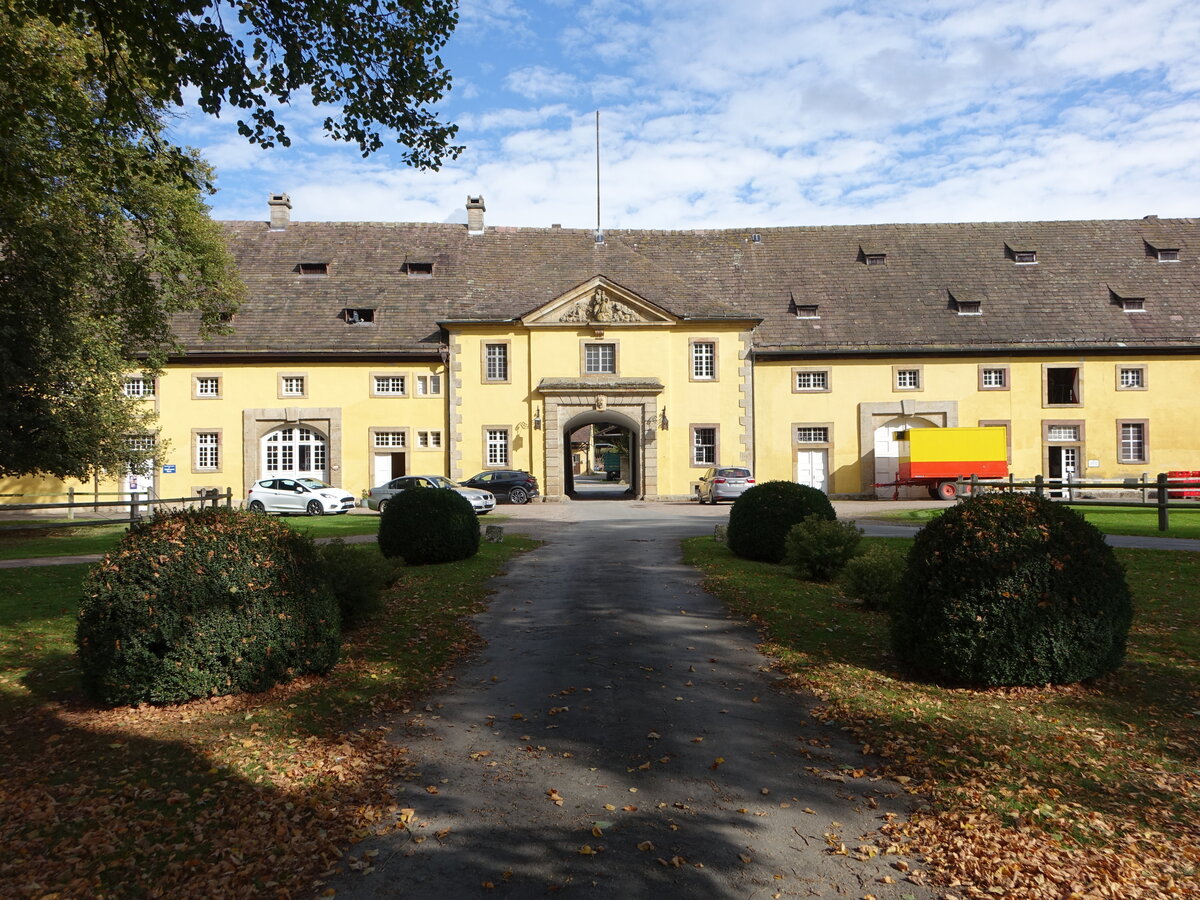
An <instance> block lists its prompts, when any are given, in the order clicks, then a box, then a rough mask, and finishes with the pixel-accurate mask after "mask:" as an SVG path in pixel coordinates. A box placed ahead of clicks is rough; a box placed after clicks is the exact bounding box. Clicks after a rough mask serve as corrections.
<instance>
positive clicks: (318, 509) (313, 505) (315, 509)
mask: <svg viewBox="0 0 1200 900" xmlns="http://www.w3.org/2000/svg"><path fill="white" fill-rule="evenodd" d="M306 511H307V512H308V514H309V515H310V516H320V515H324V513H325V507H323V506H322V505H321V501H320V500H309V501H308V506H307V507H306Z"/></svg>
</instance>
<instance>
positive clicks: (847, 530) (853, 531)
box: [783, 515, 863, 581]
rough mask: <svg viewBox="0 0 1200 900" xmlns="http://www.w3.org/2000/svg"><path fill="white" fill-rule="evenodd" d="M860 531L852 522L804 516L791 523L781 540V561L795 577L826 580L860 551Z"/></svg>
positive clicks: (861, 533)
mask: <svg viewBox="0 0 1200 900" xmlns="http://www.w3.org/2000/svg"><path fill="white" fill-rule="evenodd" d="M862 536H863V531H862V529H861V528H859V527H858V526H857V525H855V524H854V523H853V522H839V521H837V520H836V519H833V520H830V519H826V518H823V517H821V516H816V515H813V516H805V517H804V521H803V522H801V523H799V524H798V525H793V526H792V527H791V530H789V531H788V533H787V539H786V541H785V542H784V554H783V558H784V560H785V561H786V562H787V563H788V564H789V565H790V566H792V567H793V568H794V569H795V570H796V577H797V578H806V579H808V580H810V581H829V580H830V579H832V578H833V576H834V575H836V574H837V573H838V572H840V571H841V570H842V567H843V566H845V565H846V563H847V562H849V561H850V560H851V559H853V558H854V557H855V556H857V555H858V554H859V552H860V550H859V547H858V545H859V542H860V541H861V540H862Z"/></svg>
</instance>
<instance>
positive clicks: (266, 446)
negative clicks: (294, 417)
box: [259, 425, 329, 481]
mask: <svg viewBox="0 0 1200 900" xmlns="http://www.w3.org/2000/svg"><path fill="white" fill-rule="evenodd" d="M261 459H262V474H261V475H260V476H259V477H261V478H270V477H272V476H288V477H291V478H317V479H319V480H321V481H328V480H329V479H328V477H326V476H327V472H326V466H327V459H328V450H327V448H326V444H325V436H324V435H323V434H321V433H320V432H319V431H316V430H314V429H312V428H303V427H300V426H296V425H287V426H285V427H283V428H277V429H275V430H274V431H272V432H271V433H270V434H268V435H267V436H266V437H264V438H263V439H262V456H261Z"/></svg>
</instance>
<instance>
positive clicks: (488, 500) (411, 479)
mask: <svg viewBox="0 0 1200 900" xmlns="http://www.w3.org/2000/svg"><path fill="white" fill-rule="evenodd" d="M411 488H443V489H445V490H451V491H457V492H458V493H459V494H461V495H462V496H464V497H466V498H467V500H469V501H470V502H471V507H472V508H473V509H474V510H475V514H476V515H480V516H486V515H487V514H488V513H490V512H491V511H492V510H493V509H495V508H496V498H495V497H494V496H493V495H492V494H490V493H489V492H488V491H480V490H477V489H475V488H469V487H463V486H462V485H461V484H455V483H454V482H453V481H451V480H450V479H449V478H444V477H442V476H441V475H401V476H400V477H399V478H393V479H392V480H391V481H389V482H388V483H387V484H381V485H379V487H373V488H371V491H370V493H369V494H368V495H367V506H369V507H370V508H371V509H377V510H379V511H380V512H383V510H384V509H385V508H386V507H387V504H388V501H389V500H391V499H392V498H393V497H394V496H396V495H397V494H399V493H400V492H401V491H407V490H409V489H411Z"/></svg>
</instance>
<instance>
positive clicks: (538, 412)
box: [533, 406, 542, 431]
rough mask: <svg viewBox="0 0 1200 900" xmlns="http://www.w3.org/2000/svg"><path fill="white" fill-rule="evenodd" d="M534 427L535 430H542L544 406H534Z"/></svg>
mask: <svg viewBox="0 0 1200 900" xmlns="http://www.w3.org/2000/svg"><path fill="white" fill-rule="evenodd" d="M533 428H534V431H541V430H542V408H541V407H540V406H535V407H534V408H533Z"/></svg>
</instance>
